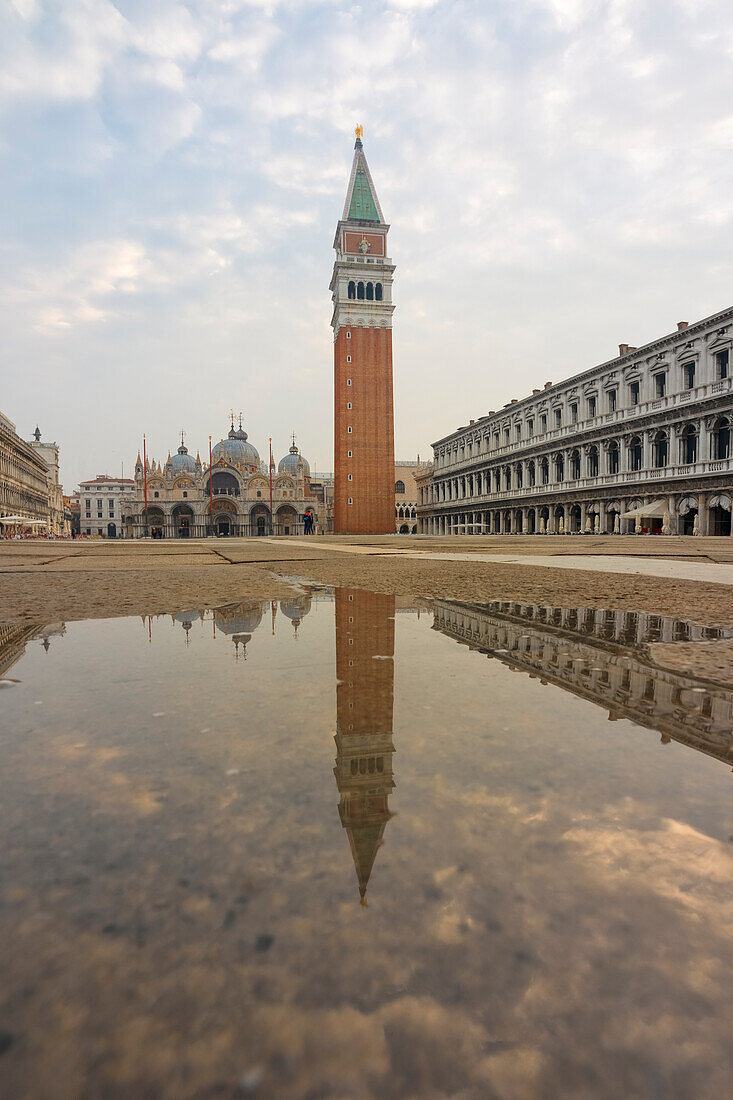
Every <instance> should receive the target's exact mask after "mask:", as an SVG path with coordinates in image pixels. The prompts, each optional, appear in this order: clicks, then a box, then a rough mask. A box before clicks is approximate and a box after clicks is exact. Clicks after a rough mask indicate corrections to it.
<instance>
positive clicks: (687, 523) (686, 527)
mask: <svg viewBox="0 0 733 1100" xmlns="http://www.w3.org/2000/svg"><path fill="white" fill-rule="evenodd" d="M696 515H697V508H690V510H689V511H688V512H685V514H684V516H683V517H682V534H683V535H694V533H695V516H696Z"/></svg>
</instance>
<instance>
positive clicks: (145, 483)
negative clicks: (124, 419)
mask: <svg viewBox="0 0 733 1100" xmlns="http://www.w3.org/2000/svg"><path fill="white" fill-rule="evenodd" d="M143 492H144V494H145V538H147V537H148V452H147V450H146V449H145V432H143Z"/></svg>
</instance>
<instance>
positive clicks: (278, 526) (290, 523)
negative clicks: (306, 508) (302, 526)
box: [275, 504, 298, 535]
mask: <svg viewBox="0 0 733 1100" xmlns="http://www.w3.org/2000/svg"><path fill="white" fill-rule="evenodd" d="M297 525H298V514H297V512H296V511H295V508H293V507H292V506H291V505H289V504H283V505H282V506H281V507H280V508H278V510H277V512H276V513H275V531H276V533H277V534H278V535H295V534H297V532H298V526H297Z"/></svg>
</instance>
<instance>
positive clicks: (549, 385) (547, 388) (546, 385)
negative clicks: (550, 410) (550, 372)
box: [545, 382, 552, 390]
mask: <svg viewBox="0 0 733 1100" xmlns="http://www.w3.org/2000/svg"><path fill="white" fill-rule="evenodd" d="M551 387H552V382H545V389H546V390H549V389H550V388H551Z"/></svg>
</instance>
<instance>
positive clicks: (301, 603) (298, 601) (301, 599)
mask: <svg viewBox="0 0 733 1100" xmlns="http://www.w3.org/2000/svg"><path fill="white" fill-rule="evenodd" d="M310 609H311V598H310V596H309V595H303V596H296V597H295V598H294V599H292V600H280V610H281V611H282V613H283V615H284V616H285V617H286V618H287V619H290V621H291V622H298V623H299V622H300V621H301V619H304V618H305V616H306V615H307V614H308V612H309V611H310Z"/></svg>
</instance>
